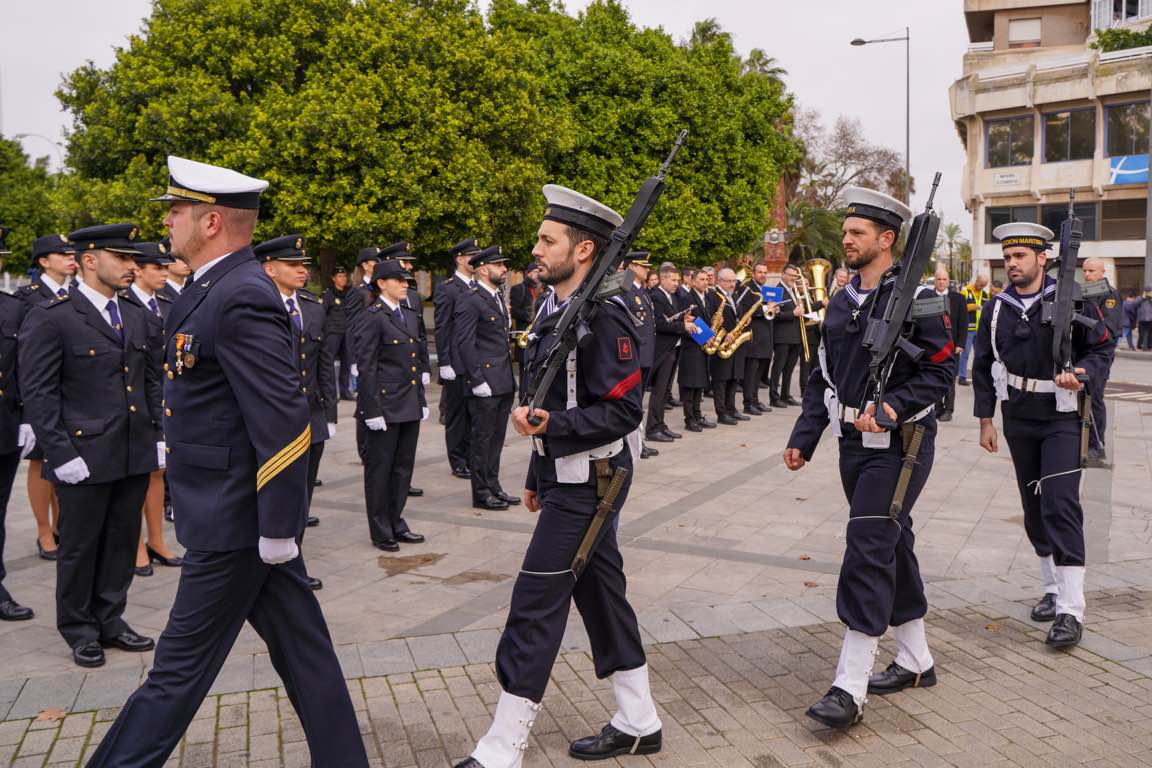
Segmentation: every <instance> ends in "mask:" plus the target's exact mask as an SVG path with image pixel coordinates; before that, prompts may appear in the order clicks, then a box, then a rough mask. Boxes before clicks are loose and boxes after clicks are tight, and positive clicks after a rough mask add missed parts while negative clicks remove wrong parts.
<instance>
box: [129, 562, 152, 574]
mask: <svg viewBox="0 0 1152 768" xmlns="http://www.w3.org/2000/svg"><path fill="white" fill-rule="evenodd" d="M132 573H133V574H134V575H136V576H151V575H152V574H153V573H155V571H153V570H152V563H148V564H147V565H138V566H136V567H135V568H133V569H132Z"/></svg>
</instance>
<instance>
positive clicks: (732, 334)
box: [716, 295, 764, 360]
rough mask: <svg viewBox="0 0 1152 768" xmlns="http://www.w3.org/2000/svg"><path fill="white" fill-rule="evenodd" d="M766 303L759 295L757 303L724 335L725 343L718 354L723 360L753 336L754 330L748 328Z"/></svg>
mask: <svg viewBox="0 0 1152 768" xmlns="http://www.w3.org/2000/svg"><path fill="white" fill-rule="evenodd" d="M763 304H764V297H763V296H762V295H761V296H757V297H756V303H755V304H753V305H752V306H751V307H749V308H748V311H747V312H745V313H744V314H743V315H741V316H740V319H739V320H738V321H737V322H736V327H735V328H733V329H732V330H731V331H729V332H728V335H727V336H725V337H724V343H723V344H721V345H720V348H719V350H718V351H717V352H716V354H718V355H720V359H721V360H727V359H728V358H730V357H732V355H734V354H736V350H738V349H740V345H742V344H744V343H745V342H747V341H748V340H749V339H751V338H752V331H749V330H747V329H748V326H749V325H750V324H751V323H752V316H753V315H755V314H756V313H757V312H759V311H760V307H761V306H762V305H763Z"/></svg>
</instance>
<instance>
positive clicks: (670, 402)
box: [668, 397, 684, 408]
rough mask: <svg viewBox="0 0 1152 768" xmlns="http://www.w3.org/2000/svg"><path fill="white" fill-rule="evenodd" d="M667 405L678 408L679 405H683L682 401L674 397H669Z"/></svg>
mask: <svg viewBox="0 0 1152 768" xmlns="http://www.w3.org/2000/svg"><path fill="white" fill-rule="evenodd" d="M668 405H670V406H672V407H673V408H679V407H680V406H682V405H684V403H682V402H680V401H679V400H677V399H676V398H674V397H671V398H669V399H668Z"/></svg>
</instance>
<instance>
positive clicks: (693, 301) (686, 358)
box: [677, 291, 716, 389]
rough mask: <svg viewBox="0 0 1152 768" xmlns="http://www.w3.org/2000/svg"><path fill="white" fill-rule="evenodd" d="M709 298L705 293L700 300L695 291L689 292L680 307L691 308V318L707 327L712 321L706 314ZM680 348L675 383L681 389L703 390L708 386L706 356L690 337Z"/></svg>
mask: <svg viewBox="0 0 1152 768" xmlns="http://www.w3.org/2000/svg"><path fill="white" fill-rule="evenodd" d="M709 296H711V294H710V293H707V292H705V294H704V297H703V298H701V297H700V295H699V294H698V293H696V291H689V292H688V296H687V298H686V299H684V302H685V303H683V304H681V306H684V307H687V306H691V309H692V316H693V317H694V318H696V319H697V320H699V321H700V322H701V323H703V324H704V325H708V321H709V320H711V319H712V316H711V315H710V314H708V305H709V302H708V297H709ZM712 311H713V312H715V311H716V310H715V309H713V310H712ZM682 347H683V348H682V349H681V350H680V369H679V372H678V373H677V381H679V382H680V386H682V387H688V388H689V389H703V388H704V387H706V386H708V359H709V358H708V355H706V354H705V353H704V350H703V349H701V348H700V345H699V344H697V343H696V342H695V341H694V340H693V339H692V338H691V337H685V339H684V343H683V345H682Z"/></svg>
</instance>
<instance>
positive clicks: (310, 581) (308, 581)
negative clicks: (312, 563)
mask: <svg viewBox="0 0 1152 768" xmlns="http://www.w3.org/2000/svg"><path fill="white" fill-rule="evenodd" d="M304 584H305V585H306V586H307V587H308V589H310V590H312V591H313V592H319V591H320V590H322V589H324V582H322V581H320V579H318V578H316V577H315V576H305V577H304Z"/></svg>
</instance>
